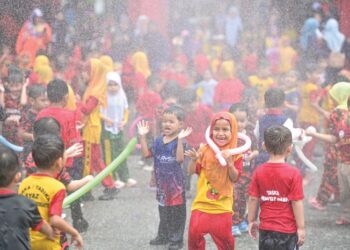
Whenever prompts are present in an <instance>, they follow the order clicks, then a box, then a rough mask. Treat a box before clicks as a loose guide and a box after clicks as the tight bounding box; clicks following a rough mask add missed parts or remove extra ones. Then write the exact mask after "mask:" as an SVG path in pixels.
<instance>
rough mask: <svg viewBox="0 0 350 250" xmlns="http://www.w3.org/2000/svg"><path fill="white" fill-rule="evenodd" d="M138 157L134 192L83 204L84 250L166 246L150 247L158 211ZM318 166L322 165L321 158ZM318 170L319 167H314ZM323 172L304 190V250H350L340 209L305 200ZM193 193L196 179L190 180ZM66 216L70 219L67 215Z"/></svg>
mask: <svg viewBox="0 0 350 250" xmlns="http://www.w3.org/2000/svg"><path fill="white" fill-rule="evenodd" d="M137 161H138V157H136V156H131V157H129V159H128V164H129V169H130V172H131V176H132V177H133V178H135V179H136V180H137V181H138V185H137V186H136V187H133V188H126V189H123V190H122V191H121V192H120V193H119V197H118V199H116V200H113V201H98V200H95V201H92V202H84V207H83V210H84V215H85V218H87V220H88V221H89V223H90V228H89V230H88V231H87V232H86V233H83V238H84V241H85V247H84V249H86V250H114V249H116V250H117V249H120V250H132V249H135V250H139V249H145V250H146V249H150V250H161V249H167V248H166V246H162V247H153V246H150V245H149V240H150V239H152V238H154V237H155V236H156V233H157V227H158V221H159V218H158V211H157V203H156V201H155V192H154V191H151V190H150V189H149V188H148V183H149V180H150V172H147V171H145V170H142V168H141V167H140V166H138V165H137ZM317 162H321V160H320V158H319V160H318V161H317ZM317 165H318V166H319V165H320V164H317ZM321 173H322V169H320V170H319V171H318V172H317V173H316V174H315V175H314V179H313V181H312V183H311V184H310V185H309V186H308V187H306V188H305V196H306V198H305V218H306V227H307V229H306V230H307V236H306V241H305V245H304V246H303V247H302V248H301V249H304V250H314V249H331V250H337V249H339V250H341V249H344V250H345V249H350V226H337V225H335V220H336V218H337V213H338V211H339V209H340V208H339V206H335V205H332V206H329V207H328V208H327V210H326V211H323V212H320V211H316V210H313V209H311V208H310V207H309V206H308V204H307V199H308V197H310V196H311V195H314V194H315V193H316V192H317V188H318V185H319V183H320V176H321ZM192 181H193V187H194V188H193V190H192V192H191V193H192V194H193V195H194V193H195V182H196V179H195V178H192ZM101 192H102V187H101V186H100V187H97V188H96V189H95V190H93V194H94V196H95V197H97V196H98V195H99V194H101ZM191 201H192V199H188V200H187V208H188V214H187V226H186V230H185V247H184V249H187V247H186V244H187V232H188V230H187V229H188V228H187V227H188V222H189V216H190V207H191ZM65 213H67V214H68V217H70V216H69V211H68V210H66V211H65ZM206 239H207V245H206V249H209V250H211V249H216V247H215V244H214V243H213V242H212V240H211V238H210V237H209V236H208V237H206ZM236 249H243V250H250V249H258V246H257V242H256V241H254V240H252V239H251V238H250V237H249V236H248V235H247V234H244V235H242V236H240V237H237V238H236Z"/></svg>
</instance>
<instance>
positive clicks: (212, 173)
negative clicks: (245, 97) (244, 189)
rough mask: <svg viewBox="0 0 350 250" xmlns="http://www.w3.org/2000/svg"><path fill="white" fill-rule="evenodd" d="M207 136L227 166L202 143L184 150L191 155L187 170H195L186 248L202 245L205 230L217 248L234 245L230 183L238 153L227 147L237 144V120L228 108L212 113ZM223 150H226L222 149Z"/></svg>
mask: <svg viewBox="0 0 350 250" xmlns="http://www.w3.org/2000/svg"><path fill="white" fill-rule="evenodd" d="M210 137H211V139H212V140H213V141H214V143H215V144H216V145H217V146H218V147H219V149H220V150H221V152H222V155H223V157H224V158H225V159H226V161H227V166H226V167H222V166H221V165H220V163H219V162H218V160H217V158H216V157H215V155H216V153H215V152H214V151H213V150H212V149H211V148H210V147H209V145H204V146H202V147H200V148H199V150H198V151H196V150H194V149H192V150H187V151H186V152H185V155H186V156H189V157H190V158H191V161H190V163H189V166H188V171H189V173H190V174H193V173H196V174H198V176H199V177H198V183H197V194H196V198H195V199H194V201H193V204H192V209H191V210H192V212H191V219H190V226H189V236H188V249H189V250H194V249H204V248H205V239H204V235H205V234H210V235H211V237H212V238H213V240H214V242H215V244H216V245H217V247H218V249H234V247H235V239H234V236H233V235H232V233H231V231H232V212H233V211H232V207H233V183H234V182H236V181H237V179H238V177H239V174H240V172H241V170H242V156H241V155H235V156H232V155H230V154H228V152H227V150H228V149H232V148H235V147H236V146H237V122H236V119H235V117H234V116H233V115H232V114H230V113H228V112H219V113H217V114H216V115H214V117H213V119H212V121H211V124H210ZM225 150H226V151H225Z"/></svg>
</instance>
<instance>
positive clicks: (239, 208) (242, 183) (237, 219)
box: [232, 170, 250, 225]
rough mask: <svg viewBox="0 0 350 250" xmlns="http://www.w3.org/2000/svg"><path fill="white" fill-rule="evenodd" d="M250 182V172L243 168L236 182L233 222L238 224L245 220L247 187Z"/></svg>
mask: <svg viewBox="0 0 350 250" xmlns="http://www.w3.org/2000/svg"><path fill="white" fill-rule="evenodd" d="M249 183H250V174H249V173H248V172H247V171H245V170H243V171H242V174H241V176H240V177H239V179H238V182H236V183H235V190H234V191H235V197H234V209H233V211H234V215H233V217H232V223H233V224H234V225H237V224H239V223H241V222H242V221H243V220H244V215H245V212H246V208H247V188H248V185H249Z"/></svg>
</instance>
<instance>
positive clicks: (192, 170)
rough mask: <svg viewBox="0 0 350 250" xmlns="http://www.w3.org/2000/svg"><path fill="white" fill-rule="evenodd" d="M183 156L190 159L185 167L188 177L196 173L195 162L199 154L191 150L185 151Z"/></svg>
mask: <svg viewBox="0 0 350 250" xmlns="http://www.w3.org/2000/svg"><path fill="white" fill-rule="evenodd" d="M185 155H186V156H188V157H190V158H191V160H190V162H189V163H188V166H187V172H188V174H190V175H191V174H194V173H195V172H196V161H197V160H198V158H199V156H200V154H199V153H198V152H197V151H196V150H195V149H194V148H193V149H190V150H186V151H185Z"/></svg>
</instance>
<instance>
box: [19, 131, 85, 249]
mask: <svg viewBox="0 0 350 250" xmlns="http://www.w3.org/2000/svg"><path fill="white" fill-rule="evenodd" d="M63 154H64V144H63V141H62V140H61V139H60V138H59V137H57V136H55V135H42V136H39V137H38V138H36V139H35V141H34V143H33V146H32V156H33V159H34V162H35V164H36V167H37V169H38V172H37V173H35V174H33V175H31V176H29V177H27V178H25V179H24V180H23V181H22V183H21V185H20V186H19V189H18V193H19V194H21V195H24V196H26V197H27V198H29V199H31V200H33V201H34V202H35V203H36V205H37V206H38V210H39V213H40V215H41V217H42V218H43V219H44V220H45V221H47V222H49V223H50V225H51V226H52V227H53V228H55V229H57V230H59V231H61V232H63V233H67V234H70V235H71V237H72V242H75V244H76V246H77V247H78V248H82V246H83V239H82V238H81V236H80V234H79V232H78V231H77V230H76V229H74V228H73V227H72V226H71V225H70V224H68V223H67V222H66V221H65V220H63V219H62V218H61V216H62V204H63V200H64V198H65V195H66V189H65V187H64V185H63V184H62V183H61V182H59V181H58V180H56V179H55V178H56V177H57V176H58V174H59V173H60V172H61V170H62V168H63V165H64V156H63ZM30 240H31V246H32V249H33V250H47V249H50V250H61V248H62V246H61V242H60V237H59V236H56V237H55V238H54V240H49V239H48V238H47V237H46V235H44V234H42V233H40V232H38V231H34V230H31V231H30Z"/></svg>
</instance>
